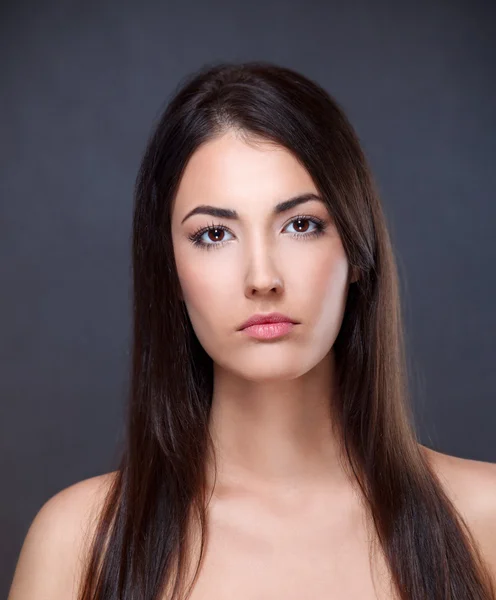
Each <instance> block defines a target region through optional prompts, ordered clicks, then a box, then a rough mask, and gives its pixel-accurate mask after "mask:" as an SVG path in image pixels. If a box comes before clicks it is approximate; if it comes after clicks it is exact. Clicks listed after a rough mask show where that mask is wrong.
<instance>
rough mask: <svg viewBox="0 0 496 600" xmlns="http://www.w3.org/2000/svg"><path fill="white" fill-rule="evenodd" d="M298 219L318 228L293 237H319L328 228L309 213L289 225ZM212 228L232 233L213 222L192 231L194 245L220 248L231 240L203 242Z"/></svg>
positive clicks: (292, 234)
mask: <svg viewBox="0 0 496 600" xmlns="http://www.w3.org/2000/svg"><path fill="white" fill-rule="evenodd" d="M298 220H301V221H310V222H312V223H314V224H315V225H316V228H315V230H314V231H311V232H310V233H291V234H290V235H291V237H294V238H306V239H308V238H313V237H318V236H320V235H322V234H323V233H324V231H325V229H326V225H325V223H324V221H322V219H318V218H317V217H310V216H308V215H298V216H296V217H293V218H292V219H291V221H289V223H288V224H287V225H291V223H293V222H294V221H298ZM285 227H286V226H285ZM211 229H220V230H222V231H227V232H229V233H231V232H230V231H229V229H228V228H227V227H224V225H220V224H218V225H216V224H213V223H212V224H211V225H208V226H207V227H200V228H199V229H197V230H196V231H195V232H194V233H192V234H191V235H189V236H188V237H189V239H190V240H191V242H192V243H193V245H194V246H197V247H199V248H201V249H202V250H210V249H212V248H219V247H220V246H223V245H224V244H227V241H229V240H227V241H222V242H211V243H209V244H206V243H205V242H202V241H201V240H200V238H201V236H202V235H203V234H204V233H206V232H207V231H210V230H211Z"/></svg>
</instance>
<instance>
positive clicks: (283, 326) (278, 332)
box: [242, 321, 294, 340]
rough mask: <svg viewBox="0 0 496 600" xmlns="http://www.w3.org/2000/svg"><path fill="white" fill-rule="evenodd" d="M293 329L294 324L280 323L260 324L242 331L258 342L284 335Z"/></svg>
mask: <svg viewBox="0 0 496 600" xmlns="http://www.w3.org/2000/svg"><path fill="white" fill-rule="evenodd" d="M293 327H294V323H289V322H288V321H283V322H281V323H261V324H259V325H251V326H250V327H245V329H243V330H242V331H244V332H245V333H246V334H247V335H249V336H251V337H254V338H258V339H260V340H271V339H273V338H278V337H281V336H282V335H286V334H287V333H289V332H290V331H291V330H292V329H293Z"/></svg>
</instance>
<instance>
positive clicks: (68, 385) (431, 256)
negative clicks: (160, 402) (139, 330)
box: [0, 0, 496, 597]
mask: <svg viewBox="0 0 496 600" xmlns="http://www.w3.org/2000/svg"><path fill="white" fill-rule="evenodd" d="M495 15H496V5H495V4H494V3H492V2H489V1H487V2H483V1H480V0H471V1H470V2H469V1H465V2H462V1H457V0H449V1H448V0H436V1H432V0H417V1H416V2H398V1H394V0H391V1H389V2H386V1H381V0H379V1H377V0H376V1H374V2H371V1H369V2H366V1H365V0H362V1H358V2H354V1H347V2H345V1H343V0H341V1H339V2H338V1H332V0H328V1H327V2H325V1H323V0H321V1H316V0H307V1H304V0H264V1H263V2H258V1H255V2H254V1H250V2H243V3H235V2H227V1H226V2H219V1H213V0H208V1H207V0H205V1H203V2H202V1H200V0H197V1H193V2H189V3H188V2H176V1H163V2H154V1H149V2H138V0H136V1H134V2H129V1H121V2H110V1H101V2H90V1H89V0H85V1H84V2H83V1H81V2H74V1H73V2H55V1H53V0H43V1H41V2H40V1H38V2H34V1H32V2H27V1H24V0H16V1H14V0H10V1H9V0H3V1H2V3H1V5H0V77H1V88H0V103H1V104H0V152H1V155H0V199H1V212H0V269H1V271H0V275H1V294H0V300H1V307H0V319H1V323H0V327H1V336H0V352H1V355H0V356H1V362H0V398H1V403H0V444H1V447H0V461H1V464H0V466H1V472H0V475H1V488H2V493H1V496H0V502H1V509H0V596H2V597H5V596H6V595H7V591H8V588H9V587H10V583H11V578H12V576H13V571H14V567H15V564H16V561H17V558H18V554H19V551H20V548H21V545H22V542H23V540H24V537H25V535H26V533H27V530H28V527H29V525H30V523H31V521H32V519H33V518H34V516H35V514H36V513H37V511H38V510H39V509H40V508H41V506H42V505H43V503H44V502H46V501H47V500H48V499H49V498H50V497H51V496H52V495H54V494H55V493H57V492H58V491H60V490H61V489H62V488H64V487H66V486H69V485H71V484H72V483H75V482H76V481H79V480H81V479H85V478H87V477H91V476H93V475H98V474H101V473H104V472H108V471H110V470H113V469H114V468H115V466H116V457H117V454H118V449H119V444H120V442H121V439H122V428H123V408H124V400H125V396H126V386H127V382H128V360H129V354H128V344H129V339H130V337H129V335H130V309H131V306H130V291H131V287H130V284H131V281H130V234H131V219H132V190H133V183H134V178H135V176H136V173H137V169H138V166H139V162H140V159H141V155H142V152H143V150H144V146H145V142H146V139H147V137H148V134H149V133H150V131H151V127H152V124H153V122H154V121H155V119H156V118H157V117H158V115H159V113H160V111H161V109H162V108H163V106H164V104H165V102H166V100H167V99H168V97H169V96H170V94H172V93H173V91H174V89H175V87H176V86H177V84H178V83H179V81H180V79H181V78H182V77H184V76H185V75H187V74H188V73H189V72H190V71H192V70H195V69H197V68H198V67H200V66H201V65H202V64H203V63H204V62H211V61H217V60H235V61H238V60H252V59H263V60H271V61H274V62H277V63H280V64H282V65H284V66H289V67H292V68H295V69H297V70H301V71H302V72H303V73H305V74H307V75H308V76H310V77H311V78H313V79H315V80H317V81H318V82H320V83H321V84H322V85H323V86H324V87H325V88H326V89H327V90H328V91H329V92H330V93H331V94H333V95H334V96H335V97H336V99H337V100H338V101H339V102H340V103H342V105H343V106H344V108H345V110H346V111H347V113H348V115H349V117H350V119H351V121H352V123H353V124H354V126H355V128H356V130H357V132H358V134H359V136H360V138H361V140H362V142H363V145H364V148H365V151H366V153H367V156H368V158H369V160H370V162H371V165H372V168H373V170H374V172H375V176H376V178H377V181H378V184H379V189H380V191H381V193H382V198H383V202H384V206H385V210H386V213H387V217H388V219H389V222H390V230H391V235H392V238H393V243H394V245H395V249H396V253H397V257H398V262H399V268H400V276H401V284H402V290H403V302H404V311H405V317H406V328H407V340H408V349H409V352H410V363H411V372H412V386H413V390H414V396H415V411H416V414H417V415H418V423H419V432H420V437H421V441H423V443H425V444H427V445H430V446H432V447H435V448H437V449H438V450H440V451H442V452H446V453H449V454H454V455H457V456H461V457H465V458H472V459H477V460H485V461H490V462H496V443H495V430H496V404H495V397H496V394H495V390H496V368H495V363H496V343H495V340H494V337H495V334H496V302H495V292H496V267H495V264H496V236H495V228H496V202H495V191H494V190H495V189H496V173H495V156H496V107H495V97H496V81H495V64H496V52H495V47H496V43H495V39H496V33H495V24H496V20H495Z"/></svg>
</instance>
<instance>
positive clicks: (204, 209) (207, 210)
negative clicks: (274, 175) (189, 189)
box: [181, 192, 324, 225]
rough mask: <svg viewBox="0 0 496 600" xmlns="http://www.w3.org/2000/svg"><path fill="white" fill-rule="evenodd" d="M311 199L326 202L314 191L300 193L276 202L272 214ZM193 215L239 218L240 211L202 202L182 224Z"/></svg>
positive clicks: (279, 212) (277, 213)
mask: <svg viewBox="0 0 496 600" xmlns="http://www.w3.org/2000/svg"><path fill="white" fill-rule="evenodd" d="M310 200H318V201H319V202H324V200H323V199H322V198H321V197H320V196H318V195H317V194H314V193H312V192H309V193H307V194H300V195H298V196H294V197H293V198H289V199H288V200H284V202H280V203H279V204H276V206H275V207H274V210H273V211H272V214H273V215H279V214H281V213H283V212H285V211H287V210H289V209H291V208H293V207H295V206H298V205H299V204H303V203H304V202H309V201H310ZM193 215H211V216H213V217H219V218H221V219H239V215H238V213H237V212H236V211H235V210H233V209H231V208H218V207H216V206H208V205H206V204H201V205H200V206H197V207H196V208H194V209H193V210H190V211H189V213H188V214H187V215H186V216H185V217H184V219H183V220H182V221H181V225H182V224H183V223H184V221H186V219H189V217H192V216H193Z"/></svg>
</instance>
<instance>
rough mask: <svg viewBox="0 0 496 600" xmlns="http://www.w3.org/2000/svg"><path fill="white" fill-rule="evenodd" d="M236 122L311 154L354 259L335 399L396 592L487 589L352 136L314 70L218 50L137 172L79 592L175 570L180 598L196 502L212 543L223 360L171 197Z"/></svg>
mask: <svg viewBox="0 0 496 600" xmlns="http://www.w3.org/2000/svg"><path fill="white" fill-rule="evenodd" d="M229 129H234V130H236V131H237V132H239V133H240V134H241V135H246V136H254V137H256V138H263V139H265V140H268V141H271V142H275V143H277V144H279V145H281V146H284V147H286V148H288V149H289V150H290V151H291V152H292V153H293V154H294V156H296V157H297V159H298V160H299V161H301V163H302V164H303V165H304V166H305V168H306V169H307V170H308V172H309V174H310V175H311V177H312V178H313V180H314V182H315V184H316V186H317V188H318V189H319V191H320V192H321V194H322V196H323V198H324V199H325V201H326V205H327V207H328V209H329V211H330V213H331V215H332V217H333V219H334V222H335V223H336V226H337V228H338V231H339V234H340V236H341V239H342V242H343V246H344V249H345V251H346V254H347V257H348V260H349V262H350V265H352V266H354V267H355V268H356V269H358V273H359V279H358V281H356V282H354V283H352V284H351V285H350V287H349V292H348V297H347V302H346V307H345V312H344V317H343V322H342V326H341V329H340V331H339V334H338V337H337V339H336V341H335V344H334V350H335V358H336V369H337V371H336V373H337V382H338V385H339V389H340V394H339V395H338V398H339V401H338V402H337V404H338V405H337V406H335V407H333V414H334V415H336V419H337V421H336V423H335V425H336V428H337V431H338V432H339V436H340V441H341V442H342V447H343V448H344V450H345V453H346V456H347V459H348V460H349V466H350V467H351V470H352V472H353V474H354V477H355V478H356V481H357V483H358V485H359V487H360V489H361V492H362V493H363V499H364V503H365V506H367V508H368V510H369V511H370V516H371V522H372V523H373V526H374V528H375V530H376V532H377V539H378V540H379V543H380V547H381V549H382V551H383V553H384V556H385V558H386V561H387V564H388V567H389V569H390V573H391V580H392V582H393V583H394V586H395V589H396V591H397V593H398V595H399V597H400V598H401V599H402V600H407V599H408V600H441V599H442V600H448V599H452V600H455V599H456V600H489V599H491V600H493V599H494V597H495V596H494V589H493V587H492V583H491V579H490V576H489V573H488V571H487V570H486V568H487V567H486V564H485V562H484V560H483V559H482V558H481V554H480V553H479V548H478V545H477V544H476V543H475V541H474V538H473V537H472V535H471V533H470V531H469V529H468V527H467V525H466V523H465V521H464V520H463V518H462V517H461V516H460V515H459V513H458V512H457V510H456V509H455V507H454V505H453V504H452V503H451V501H450V500H449V498H448V496H447V495H446V494H445V492H444V491H443V488H442V487H441V485H440V483H439V481H438V479H437V478H436V475H435V473H434V471H433V470H432V468H431V466H430V464H429V462H428V460H427V458H426V457H425V455H424V453H423V451H422V450H421V447H420V445H419V443H418V441H417V435H416V432H415V425H414V418H413V411H412V409H411V402H410V400H409V391H408V389H407V387H408V386H407V368H406V360H405V349H404V331H403V324H402V318H401V306H400V297H399V285H398V275H397V267H396V263H395V259H394V255H393V251H392V245H391V241H390V237H389V234H388V229H387V223H386V218H385V215H384V213H383V210H382V207H381V203H380V199H379V195H378V192H377V188H376V186H375V183H374V181H373V178H372V175H371V173H370V169H369V167H368V165H367V162H366V159H365V157H364V153H363V151H362V149H361V147H360V143H359V140H358V137H357V135H356V133H355V131H354V130H353V128H352V126H351V125H350V123H349V121H348V119H347V117H346V116H345V114H344V111H343V110H342V108H341V107H340V106H339V104H338V103H337V102H336V101H335V100H334V99H333V98H332V96H330V95H329V94H328V93H327V92H326V91H325V90H324V89H323V88H322V87H320V86H319V85H318V84H317V83H315V82H313V81H311V80H310V79H308V78H307V77H304V76H303V75H301V74H299V73H297V72H295V71H293V70H291V69H288V68H284V67H281V66H277V65H274V64H271V63H268V62H261V61H259V62H249V63H241V64H233V63H217V64H214V65H212V64H210V65H207V66H204V67H203V68H202V69H200V70H199V71H197V72H196V73H194V74H192V75H190V76H189V77H187V78H186V79H185V80H184V81H182V82H181V84H180V86H179V89H178V90H176V91H175V93H174V95H173V97H172V98H171V99H170V101H169V103H168V104H167V106H166V108H165V110H164V112H163V114H162V115H161V117H160V118H159V119H158V123H157V124H156V127H155V128H154V131H153V133H152V135H151V137H150V139H149V141H148V145H147V148H146V151H145V153H144V157H143V160H142V163H141V167H140V170H139V173H138V176H137V180H136V187H135V206H134V222H133V241H132V266H133V291H134V294H133V339H132V365H131V369H132V373H131V385H130V390H129V409H128V418H127V432H126V439H125V445H124V449H123V451H122V458H121V460H120V465H119V468H118V469H117V471H116V472H115V478H114V479H113V481H112V484H111V486H110V488H109V490H108V494H107V497H106V502H105V504H104V506H103V509H102V511H101V514H100V517H99V521H98V523H97V524H98V526H97V527H96V529H95V536H94V539H93V544H92V552H90V554H89V555H88V561H87V563H86V566H87V569H86V571H85V573H84V577H83V579H82V584H83V585H81V588H80V596H79V600H131V599H132V600H138V599H140V600H141V599H143V600H158V599H159V598H161V597H162V595H163V594H164V591H165V590H166V588H167V587H169V586H170V583H171V581H172V580H174V581H173V583H174V585H173V586H171V588H173V590H172V595H171V596H170V597H171V598H174V599H176V598H179V597H182V596H179V591H180V589H182V588H181V583H183V581H182V580H183V576H184V572H185V564H186V562H187V561H186V559H187V544H186V539H187V536H186V531H187V528H188V523H189V521H190V519H191V518H192V514H193V511H196V515H197V517H198V522H199V523H200V525H201V532H202V536H201V556H203V551H204V543H205V539H204V533H205V524H206V508H207V498H206V475H205V464H206V458H207V453H209V452H212V453H213V454H214V452H213V445H212V439H211V437H210V433H209V409H210V406H211V399H212V390H213V369H212V360H211V358H210V357H209V356H208V355H207V354H206V352H205V350H204V349H203V347H202V346H201V345H200V343H199V341H198V339H197V337H196V335H195V333H194V331H193V328H192V325H191V322H190V320H189V317H188V314H187V311H186V309H185V306H184V303H183V302H182V300H181V293H180V284H179V279H178V275H177V271H176V267H175V262H174V253H173V247H172V235H171V214H170V213H171V211H170V207H171V204H172V201H173V198H174V195H175V193H176V190H177V187H178V183H179V181H180V178H181V175H182V173H183V171H184V169H185V166H186V163H187V161H188V159H189V158H190V157H191V155H192V153H193V152H194V151H195V150H196V149H197V148H198V147H199V146H200V145H201V144H202V143H204V142H206V141H207V140H210V139H212V138H213V137H214V136H218V135H221V134H223V133H225V132H226V131H227V130H229ZM199 567H200V562H199V563H198V564H197V570H196V573H195V574H198V569H199ZM190 590H191V587H190Z"/></svg>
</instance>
